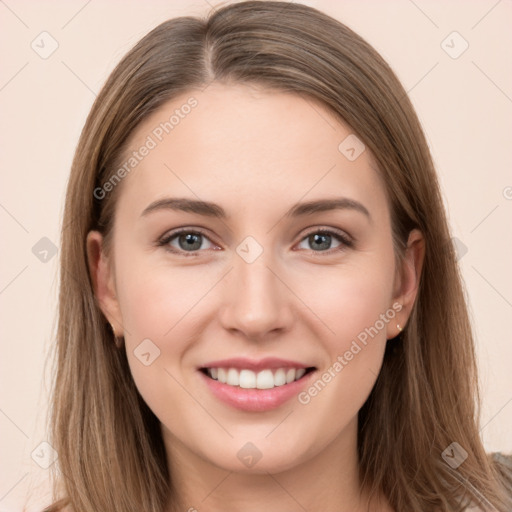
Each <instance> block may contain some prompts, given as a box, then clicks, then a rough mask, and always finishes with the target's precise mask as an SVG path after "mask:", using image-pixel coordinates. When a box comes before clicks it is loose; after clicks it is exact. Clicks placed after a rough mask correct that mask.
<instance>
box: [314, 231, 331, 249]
mask: <svg viewBox="0 0 512 512" xmlns="http://www.w3.org/2000/svg"><path fill="white" fill-rule="evenodd" d="M312 238H313V241H314V242H315V243H318V242H319V243H320V245H322V240H324V244H323V246H322V247H321V249H329V242H328V241H327V242H326V241H325V240H329V239H330V235H325V234H323V235H322V234H319V233H316V234H314V235H312Z"/></svg>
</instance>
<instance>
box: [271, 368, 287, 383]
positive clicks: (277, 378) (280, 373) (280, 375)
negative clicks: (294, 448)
mask: <svg viewBox="0 0 512 512" xmlns="http://www.w3.org/2000/svg"><path fill="white" fill-rule="evenodd" d="M283 384H286V373H285V372H284V370H283V369H282V368H279V370H277V372H276V373H275V374H274V386H282V385H283Z"/></svg>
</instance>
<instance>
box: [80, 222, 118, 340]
mask: <svg viewBox="0 0 512 512" xmlns="http://www.w3.org/2000/svg"><path fill="white" fill-rule="evenodd" d="M86 243H87V258H88V263H89V272H90V274H91V280H92V283H93V288H94V295H95V296H96V299H97V301H98V304H99V306H100V308H101V311H102V312H103V314H104V315H105V317H106V319H107V320H108V321H109V322H110V324H111V325H112V326H113V328H114V334H115V336H122V334H123V322H122V316H121V310H120V307H119V302H118V300H117V293H116V286H115V279H114V271H113V265H112V264H111V262H110V261H109V259H108V258H107V257H106V255H105V251H104V249H103V235H102V234H101V233H100V232H99V231H89V233H88V234H87V241H86Z"/></svg>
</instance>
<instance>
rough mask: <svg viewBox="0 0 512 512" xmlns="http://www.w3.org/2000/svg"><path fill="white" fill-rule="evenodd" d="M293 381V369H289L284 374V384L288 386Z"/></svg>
mask: <svg viewBox="0 0 512 512" xmlns="http://www.w3.org/2000/svg"><path fill="white" fill-rule="evenodd" d="M294 380H295V368H290V369H289V370H287V372H286V384H290V382H293V381H294Z"/></svg>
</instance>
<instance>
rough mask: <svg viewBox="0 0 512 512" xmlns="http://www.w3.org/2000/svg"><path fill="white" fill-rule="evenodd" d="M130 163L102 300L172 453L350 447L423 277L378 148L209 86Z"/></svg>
mask: <svg viewBox="0 0 512 512" xmlns="http://www.w3.org/2000/svg"><path fill="white" fill-rule="evenodd" d="M166 123H167V124H166ZM144 147H145V148H146V149H142V148H144ZM134 152H135V153H134ZM130 158H134V159H135V160H131V161H130V160H129V159H130ZM125 162H126V163H127V166H125V172H124V173H123V172H120V173H119V175H120V177H121V178H122V183H121V184H120V185H112V186H113V187H114V186H120V187H122V188H121V189H120V195H119V199H118V203H117V206H116V217H115V227H114V238H113V252H112V253H111V258H112V259H111V263H112V266H111V267H108V266H107V264H106V261H107V260H106V259H105V258H104V257H101V258H100V259H99V260H98V261H97V265H96V266H95V269H96V270H95V272H96V279H97V290H96V293H97V295H98V298H99V300H100V302H101V304H102V308H103V310H104V312H105V314H106V316H107V317H108V319H109V320H110V321H111V322H112V323H113V324H114V326H115V328H116V331H117V334H118V335H119V334H124V337H125V343H126V351H127V357H128V361H129V364H130V368H131V372H132V375H133V378H134V380H135V383H136V385H137V387H138V389H139V391H140V393H141V395H142V397H143V398H144V400H145V401H146V402H147V404H148V406H149V407H150V408H151V409H152V411H153V412H154V413H155V415H156V416H157V417H158V418H159V420H160V421H161V423H162V427H163V434H164V439H165V441H166V445H167V446H168V447H173V446H174V447H175V449H176V450H178V448H177V447H180V449H181V450H182V451H183V450H184V451H187V452H188V453H191V454H193V456H197V457H200V458H201V459H202V460H203V461H207V462H211V463H212V464H214V465H215V466H218V467H221V468H224V469H227V470H230V471H239V472H241V471H255V472H266V471H269V472H271V473H274V472H277V471H281V470H285V469H288V468H291V467H293V466H294V465H296V464H299V463H301V462H306V461H308V460H309V459H311V458H313V457H315V456H316V455H318V454H320V453H321V452H322V451H323V450H325V449H327V448H329V447H330V446H334V445H333V443H341V444H343V441H342V439H344V438H346V436H344V435H343V434H344V433H345V434H346V433H348V432H351V433H354V432H355V426H356V425H357V413H358V411H359V409H360V408H361V406H362V405H363V403H364V402H365V400H366V398H367V397H368V395H369V393H370V391H371V389H372V387H373V385H374V383H375V380H376V378H377V375H378V373H379V371H380V367H381V363H382V360H383V354H384V349H385V344H386V340H387V339H389V338H393V337H395V336H396V335H397V334H398V332H399V331H398V328H397V324H400V325H402V326H403V325H404V324H405V323H406V321H407V317H408V313H409V312H410V308H411V306H412V302H413V300H414V296H415V293H416V285H417V282H416V277H415V271H414V268H413V267H414V258H415V257H416V256H414V255H412V256H410V257H409V259H408V260H406V262H405V264H404V275H403V276H402V279H400V278H399V273H398V269H395V259H394V253H393V246H392V237H391V225H390V211H389V209H388V205H387V200H386V195H385V189H384V186H383V184H382V182H381V181H380V178H379V175H378V173H377V171H376V170H375V169H374V168H372V165H374V164H373V163H372V159H371V155H370V154H369V151H366V150H364V146H362V145H361V143H360V142H359V141H358V140H357V139H356V138H355V136H354V135H353V134H352V133H351V130H350V128H348V127H347V126H345V125H343V124H341V123H340V122H339V121H337V120H335V119H334V118H333V117H332V115H330V114H329V112H328V111H327V110H325V109H324V108H323V107H321V106H320V105H318V104H316V103H313V102H311V101H310V100H306V99H304V98H301V97H299V96H297V95H293V94H287V93H279V92H264V91H257V90H256V89H254V88H250V87H248V86H241V85H237V86H227V85H219V84H212V85H210V86H209V87H207V88H206V90H204V91H203V92H200V91H192V92H190V93H187V94H184V95H182V96H180V97H179V98H177V99H175V100H173V101H171V102H169V103H167V104H166V105H164V106H163V107H161V108H160V109H159V110H158V111H156V112H155V113H153V114H152V115H151V117H149V118H148V119H146V120H145V121H144V122H143V123H142V124H141V125H140V126H139V127H138V129H137V131H136V133H135V134H134V137H132V139H131V141H130V146H129V150H128V151H127V154H126V160H125V161H124V162H123V164H124V163H125ZM130 162H131V163H130ZM123 176H124V177H123ZM102 193H111V192H110V191H109V190H108V191H106V190H103V191H97V195H101V194H102ZM178 199H179V200H180V201H178ZM200 201H201V202H205V203H207V204H202V203H201V204H200V203H199V202H200ZM327 201H331V203H330V205H329V204H328V203H327ZM324 202H325V203H324ZM178 230H183V233H182V234H181V235H180V234H179V233H177V231H178ZM88 244H89V249H90V250H91V253H90V254H93V253H94V250H93V248H94V247H95V246H96V247H97V248H99V247H100V244H101V236H100V235H99V234H98V233H96V232H92V233H91V234H90V236H89V239H88ZM395 342H396V343H399V341H395ZM301 369H302V370H301ZM311 369H313V370H311ZM304 370H306V372H305V373H304ZM208 373H209V376H208V375H207V374H208ZM303 373H304V375H302V374H303ZM301 375H302V376H301ZM212 377H216V378H217V380H215V379H214V378H212ZM225 379H228V381H227V382H226V383H222V382H221V381H222V380H225ZM294 379H295V380H294ZM297 379H298V380H297ZM237 384H238V385H237ZM255 386H256V388H255ZM352 440H353V439H352ZM347 449H352V448H348V445H347ZM253 466H254V468H253Z"/></svg>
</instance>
